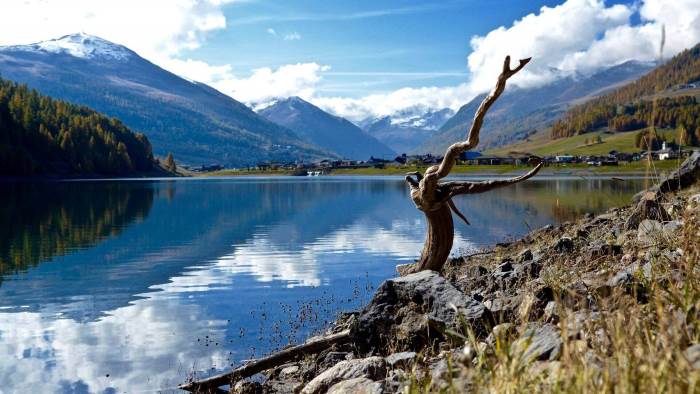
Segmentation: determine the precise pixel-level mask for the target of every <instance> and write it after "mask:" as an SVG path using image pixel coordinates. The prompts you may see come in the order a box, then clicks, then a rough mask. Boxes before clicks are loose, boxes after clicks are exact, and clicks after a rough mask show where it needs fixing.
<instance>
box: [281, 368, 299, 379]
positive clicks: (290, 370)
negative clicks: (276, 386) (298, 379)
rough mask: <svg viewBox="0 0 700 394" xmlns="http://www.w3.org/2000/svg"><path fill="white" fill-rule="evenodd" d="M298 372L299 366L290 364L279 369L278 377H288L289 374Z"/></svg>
mask: <svg viewBox="0 0 700 394" xmlns="http://www.w3.org/2000/svg"><path fill="white" fill-rule="evenodd" d="M298 372H299V366H298V365H290V366H288V367H284V368H282V370H281V371H280V377H281V378H282V379H286V378H289V377H291V376H294V375H296V374H297V373H298Z"/></svg>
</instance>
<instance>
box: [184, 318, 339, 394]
mask: <svg viewBox="0 0 700 394" xmlns="http://www.w3.org/2000/svg"><path fill="white" fill-rule="evenodd" d="M349 340H350V330H344V331H341V332H339V333H337V334H332V335H328V336H325V337H322V338H316V339H312V340H310V341H308V342H306V343H304V344H302V345H298V346H293V347H290V348H287V349H284V350H282V351H279V352H277V353H274V354H272V355H270V356H267V357H264V358H261V359H259V360H255V361H252V362H250V363H248V364H245V365H243V366H240V367H238V368H236V369H234V370H233V371H231V372H227V373H224V374H220V375H215V376H210V377H208V378H205V379H202V380H198V381H193V382H190V383H186V384H183V385H180V386H179V388H180V389H181V390H185V391H189V392H196V393H208V392H212V391H214V390H216V389H217V388H218V387H220V386H223V385H225V384H234V383H235V382H236V381H238V380H241V379H244V378H247V377H250V376H253V375H255V374H257V373H260V372H262V371H265V370H268V369H271V368H275V367H278V366H280V365H282V364H284V363H287V362H289V361H293V360H296V359H298V358H300V357H302V356H305V355H308V354H314V353H319V352H321V351H323V350H326V349H328V348H329V347H331V346H333V345H337V344H342V343H346V342H348V341H349Z"/></svg>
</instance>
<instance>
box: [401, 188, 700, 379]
mask: <svg viewBox="0 0 700 394" xmlns="http://www.w3.org/2000/svg"><path fill="white" fill-rule="evenodd" d="M694 193H697V190H695V191H694ZM675 218H676V219H678V220H680V221H682V223H683V226H682V228H681V229H679V230H677V231H676V232H675V233H674V236H673V237H669V236H663V235H659V237H658V241H657V242H656V244H655V245H653V246H651V247H649V246H648V245H637V244H631V245H627V247H626V251H625V252H626V253H631V254H632V255H633V256H635V257H636V256H639V257H640V258H641V257H642V256H643V257H644V259H646V260H647V261H648V262H650V263H651V267H652V268H651V276H649V273H648V272H647V274H646V275H643V274H642V272H636V273H635V275H636V276H637V277H638V278H639V281H640V283H641V284H642V288H643V289H644V297H643V298H644V301H642V302H640V301H639V297H637V295H638V294H629V293H625V292H623V291H618V292H615V293H613V295H611V296H608V297H606V298H605V299H601V300H598V313H599V314H598V315H596V318H589V319H586V320H585V322H584V324H583V329H581V330H572V329H569V328H570V327H574V326H575V324H574V318H573V316H574V311H573V310H568V309H566V308H564V307H559V311H558V312H559V317H560V321H559V323H558V326H559V327H560V329H561V338H562V341H563V346H562V348H561V355H560V357H559V358H558V360H557V361H532V360H527V359H525V358H524V357H523V353H522V350H519V349H522V346H521V347H518V346H513V343H514V342H515V341H517V340H518V334H517V332H518V331H519V330H517V329H516V330H514V331H515V333H513V334H509V335H502V336H500V337H497V340H496V341H495V344H494V345H493V346H488V347H486V346H485V344H483V343H480V342H479V341H478V340H477V339H475V337H474V336H473V335H471V333H470V330H469V328H468V326H466V325H465V326H464V332H463V333H462V334H463V339H464V341H465V343H466V345H465V347H466V348H467V349H469V350H468V351H467V353H473V354H474V356H473V357H471V356H469V357H467V356H465V355H464V351H463V350H459V351H455V352H453V353H451V354H452V355H451V357H448V358H449V360H450V362H449V364H450V368H451V372H452V373H450V374H448V377H447V378H444V379H433V378H431V377H430V374H429V373H426V372H425V371H424V370H420V369H416V370H414V371H413V374H412V377H411V379H410V381H409V382H408V384H407V386H406V387H405V388H404V392H405V393H423V392H445V393H460V392H466V391H469V392H484V393H700V369H698V368H697V366H695V367H693V365H692V364H691V362H690V361H689V360H688V358H687V355H686V353H685V352H686V349H687V348H688V347H689V346H691V345H693V344H698V343H700V263H699V261H700V206H698V204H697V203H691V204H689V205H688V207H687V208H686V209H685V210H684V211H682V212H680V213H678V214H677V216H676V217H675ZM667 251H672V252H673V251H675V252H676V253H675V255H669V253H667ZM669 256H672V257H669ZM673 256H675V257H673ZM562 271H567V270H562ZM556 272H558V271H557V270H549V275H550V276H551V275H553V274H552V273H556ZM556 279H557V278H553V277H550V278H549V280H552V281H556ZM558 279H559V280H560V283H568V282H569V281H570V278H565V277H560V278H558ZM522 324H523V325H524V324H525V322H523V323H522ZM520 332H522V329H521V330H520ZM521 341H522V339H521ZM480 348H481V349H483V351H481V352H479V351H473V350H471V349H480Z"/></svg>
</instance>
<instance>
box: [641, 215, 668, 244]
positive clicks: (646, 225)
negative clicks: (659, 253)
mask: <svg viewBox="0 0 700 394" xmlns="http://www.w3.org/2000/svg"><path fill="white" fill-rule="evenodd" d="M663 228H664V227H663V225H662V224H661V222H659V221H658V220H649V219H645V220H642V222H641V223H639V228H638V229H637V240H638V241H639V242H641V243H643V244H645V245H652V244H655V243H657V242H659V240H661V239H662V238H661V237H663V234H664V233H663Z"/></svg>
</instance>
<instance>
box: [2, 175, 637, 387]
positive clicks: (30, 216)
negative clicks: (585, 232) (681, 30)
mask: <svg viewBox="0 0 700 394" xmlns="http://www.w3.org/2000/svg"><path fill="white" fill-rule="evenodd" d="M641 185H642V181H641V180H632V179H628V180H625V181H619V180H618V181H616V180H612V179H609V178H607V179H604V178H600V179H581V178H569V179H564V178H560V179H552V178H549V179H547V178H540V179H536V180H530V181H528V182H525V183H521V184H518V185H515V186H513V187H509V188H505V189H500V190H496V191H493V192H490V193H487V194H480V195H474V196H461V197H459V198H457V199H456V201H455V202H456V203H457V205H458V207H459V208H461V210H462V212H463V213H464V214H465V215H466V216H467V218H468V219H469V220H470V222H471V223H472V225H471V226H466V225H464V224H463V223H461V222H459V221H458V220H457V221H456V222H455V227H456V240H455V247H454V249H453V253H459V252H462V251H468V250H471V249H475V248H480V247H484V246H488V245H492V244H494V243H496V242H500V241H504V240H507V239H509V238H513V237H518V236H521V235H523V234H524V233H526V232H527V231H528V228H533V229H534V228H537V227H541V226H543V225H546V224H550V223H557V222H562V221H566V220H571V219H573V218H575V217H576V216H578V215H580V214H581V213H584V212H600V211H603V210H606V209H608V208H609V207H611V206H618V205H622V204H625V203H627V202H628V201H629V198H630V197H631V195H632V194H634V193H635V192H636V191H638V190H639V189H640V188H641ZM424 231H425V224H424V221H423V219H422V214H421V213H420V212H419V211H417V210H416V209H415V208H414V206H413V204H412V203H411V201H410V199H409V197H408V191H407V188H406V186H405V184H404V183H403V180H401V179H399V178H387V177H381V178H379V177H377V178H369V177H368V178H358V177H318V178H245V179H242V178H237V179H178V180H172V179H170V180H132V181H128V180H125V181H85V182H56V183H0V393H15V392H36V393H39V392H41V393H49V392H59V393H87V392H90V393H93V392H94V393H116V392H129V393H132V392H157V391H165V392H168V391H175V389H174V388H175V386H177V384H179V383H182V382H183V381H184V380H185V379H186V378H187V376H190V375H191V374H192V373H193V371H196V372H198V373H199V375H200V376H202V375H206V374H208V373H213V372H216V371H220V370H222V369H225V368H227V367H229V366H230V365H231V364H238V363H239V362H240V361H241V360H245V359H249V358H251V357H256V356H260V355H262V354H266V353H268V352H269V351H271V350H272V349H275V348H279V347H281V346H283V345H285V344H287V343H288V342H289V341H290V340H300V339H303V338H304V337H305V336H307V335H309V334H310V333H311V332H313V331H315V330H318V329H320V328H322V327H323V326H324V324H326V322H328V321H330V320H332V319H333V317H334V316H335V314H336V313H337V312H338V311H342V310H351V309H354V308H357V307H358V306H360V305H361V304H363V303H365V302H367V300H368V297H369V296H370V293H371V289H372V288H374V287H376V286H377V284H379V283H380V282H381V281H382V280H384V279H386V278H389V277H392V276H393V275H394V269H395V266H396V264H398V263H406V262H410V261H413V260H414V259H415V258H416V257H417V256H418V255H419V254H420V249H421V247H422V243H423V237H424Z"/></svg>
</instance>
